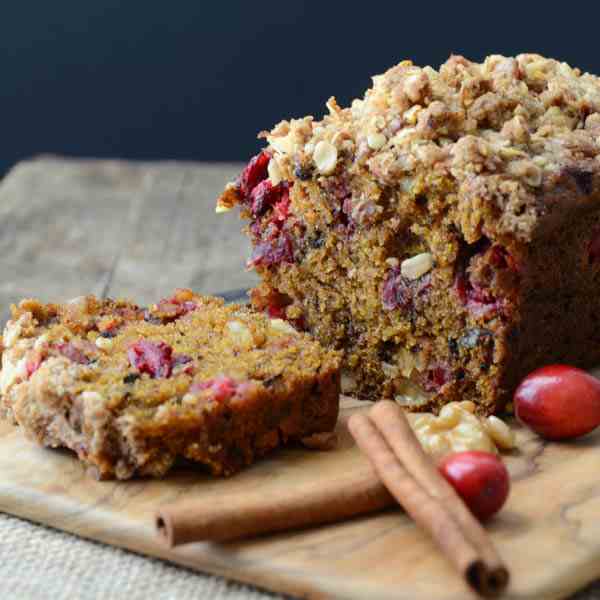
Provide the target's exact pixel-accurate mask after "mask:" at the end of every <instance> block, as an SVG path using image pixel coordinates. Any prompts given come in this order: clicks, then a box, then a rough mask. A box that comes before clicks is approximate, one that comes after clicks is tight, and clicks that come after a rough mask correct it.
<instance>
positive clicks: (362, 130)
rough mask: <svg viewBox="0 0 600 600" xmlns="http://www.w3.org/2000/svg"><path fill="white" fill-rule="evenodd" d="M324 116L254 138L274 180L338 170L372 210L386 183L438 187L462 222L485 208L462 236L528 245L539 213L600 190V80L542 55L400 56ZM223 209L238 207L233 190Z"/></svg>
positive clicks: (408, 189)
mask: <svg viewBox="0 0 600 600" xmlns="http://www.w3.org/2000/svg"><path fill="white" fill-rule="evenodd" d="M327 109H328V114H327V115H325V116H324V117H323V119H322V120H320V121H317V120H315V119H314V118H313V117H311V116H308V117H305V118H302V119H292V120H289V121H282V122H280V123H279V124H278V125H277V126H275V127H274V129H273V130H272V131H270V132H262V133H261V134H260V136H262V137H264V138H266V140H267V142H268V144H269V147H268V148H267V151H268V152H269V153H270V154H271V155H272V160H271V163H270V164H269V176H270V179H271V181H272V183H273V184H274V185H276V184H277V183H278V182H279V181H298V180H302V181H308V180H310V179H312V180H313V181H319V180H321V181H322V179H323V178H327V177H332V176H336V175H339V174H340V173H344V174H345V175H346V176H347V177H348V178H349V179H357V178H361V179H362V180H363V185H362V186H361V189H360V193H361V194H363V195H364V196H365V199H366V200H365V201H366V202H370V201H372V200H373V198H375V203H377V197H378V196H379V195H381V194H382V193H385V190H386V189H388V190H389V189H390V188H393V189H395V190H397V191H398V192H400V193H407V194H411V193H414V192H415V191H417V192H419V190H421V189H423V190H425V191H426V190H427V189H431V188H437V189H438V190H440V189H441V190H443V189H445V190H446V193H447V195H448V202H450V203H455V204H456V206H457V207H458V208H459V210H460V211H461V212H462V213H463V215H464V213H466V212H469V211H471V212H477V211H479V210H480V209H481V208H482V206H483V207H484V209H483V210H482V214H483V213H485V212H486V210H487V209H489V210H488V211H487V213H488V214H487V216H486V217H485V218H484V217H482V219H481V222H477V219H475V221H476V222H468V220H467V219H464V218H463V219H462V221H463V222H462V223H461V224H460V225H461V228H462V229H463V233H464V235H465V238H466V239H467V240H468V241H474V240H476V239H478V237H479V236H480V235H482V231H481V229H482V228H487V230H488V231H487V232H485V235H488V236H491V237H497V236H502V235H509V236H511V237H514V238H517V239H520V240H521V241H529V240H530V239H531V238H532V237H533V236H534V234H535V231H536V229H537V227H538V225H539V221H540V220H543V219H541V218H542V217H544V216H545V215H548V214H550V213H556V211H559V212H560V210H561V209H562V208H563V207H564V208H566V209H570V208H571V207H572V205H573V198H574V197H577V198H591V197H593V196H594V195H596V194H598V193H599V192H600V174H599V173H600V79H599V78H598V77H596V76H594V75H591V74H589V73H582V72H581V71H580V70H579V69H576V68H572V67H570V66H569V65H568V64H566V63H564V62H559V61H557V60H553V59H549V58H545V57H543V56H540V55H538V54H521V55H519V56H516V57H514V58H511V57H504V56H500V55H492V56H489V57H487V58H486V59H485V60H484V61H483V62H482V63H476V62H471V61H469V60H467V59H466V58H464V57H462V56H451V57H450V58H449V59H448V60H447V61H446V62H445V63H444V64H443V65H442V66H441V67H440V68H439V70H437V71H436V70H434V69H433V68H431V67H423V68H421V67H417V66H415V65H413V64H412V62H410V61H403V62H401V63H400V64H398V65H397V66H395V67H393V68H391V69H389V70H388V71H386V72H385V73H384V74H382V75H377V76H375V77H373V86H372V88H371V89H369V90H367V92H366V93H365V95H364V97H363V98H362V99H357V100H354V101H353V102H352V103H351V105H350V107H348V108H341V107H340V106H339V105H338V103H337V102H336V99H335V98H333V97H332V98H330V99H329V101H328V102H327ZM366 181H368V182H369V186H370V188H369V186H367V185H366V184H365V183H364V182H366ZM419 193H420V192H419ZM238 201H239V198H238ZM220 203H221V206H223V207H227V206H228V205H231V204H233V203H236V197H235V193H234V187H233V185H232V186H230V189H229V190H228V191H227V192H226V193H225V194H224V196H222V198H221V200H220ZM490 211H491V212H493V213H494V215H495V216H494V218H493V219H490V218H489V217H490ZM492 222H493V225H492V224H491V223H492Z"/></svg>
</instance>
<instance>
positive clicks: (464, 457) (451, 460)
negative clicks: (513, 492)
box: [438, 450, 510, 521]
mask: <svg viewBox="0 0 600 600" xmlns="http://www.w3.org/2000/svg"><path fill="white" fill-rule="evenodd" d="M438 468H439V470H440V473H441V474H442V475H443V476H444V478H445V479H446V480H447V481H448V482H449V483H450V485H452V487H453V488H454V489H455V490H456V492H457V494H458V495H459V496H460V497H461V498H462V499H463V501H464V503H465V504H466V505H467V506H468V508H469V510H470V511H471V512H472V513H473V514H474V515H475V516H476V517H477V518H478V519H479V520H480V521H484V520H485V519H489V518H490V517H491V516H492V515H494V514H496V513H497V512H498V511H499V510H500V509H501V508H502V506H504V503H505V502H506V499H507V498H508V492H509V490H510V477H509V475H508V470H507V469H506V467H505V466H504V463H503V462H502V461H501V460H500V459H499V458H498V457H497V456H496V455H495V454H492V453H491V452H481V451H479V450H469V451H468V452H456V453H454V454H449V455H448V456H446V457H445V458H444V459H443V460H442V462H441V463H440V464H439V467H438Z"/></svg>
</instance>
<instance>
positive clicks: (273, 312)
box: [267, 304, 286, 319]
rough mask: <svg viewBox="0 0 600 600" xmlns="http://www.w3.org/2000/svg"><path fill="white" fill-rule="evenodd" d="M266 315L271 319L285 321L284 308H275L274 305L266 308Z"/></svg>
mask: <svg viewBox="0 0 600 600" xmlns="http://www.w3.org/2000/svg"><path fill="white" fill-rule="evenodd" d="M267 314H268V315H269V317H271V319H285V318H286V315H285V306H277V305H275V304H272V305H270V306H269V307H267Z"/></svg>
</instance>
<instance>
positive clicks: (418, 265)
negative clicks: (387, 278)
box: [400, 252, 433, 279]
mask: <svg viewBox="0 0 600 600" xmlns="http://www.w3.org/2000/svg"><path fill="white" fill-rule="evenodd" d="M432 267H433V256H432V255H431V253H430V252H422V253H421V254H417V255H416V256H412V257H411V258H407V259H406V260H403V261H402V264H401V265H400V272H401V273H402V276H403V277H406V278H408V279H418V278H419V277H421V276H422V275H425V273H427V272H428V271H430V270H431V268H432Z"/></svg>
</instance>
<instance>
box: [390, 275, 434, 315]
mask: <svg viewBox="0 0 600 600" xmlns="http://www.w3.org/2000/svg"><path fill="white" fill-rule="evenodd" d="M430 287H431V275H429V274H426V275H423V276H422V277H419V279H407V278H406V277H403V276H402V274H401V273H400V268H399V267H394V268H393V269H391V270H390V271H389V273H388V274H387V277H386V279H385V282H384V284H383V290H382V300H383V308H384V309H385V310H394V309H396V308H402V309H403V310H410V309H411V308H412V307H413V305H414V302H415V300H416V299H417V298H419V297H420V296H423V295H424V294H425V293H426V292H427V291H428V290H429V288H430Z"/></svg>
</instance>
